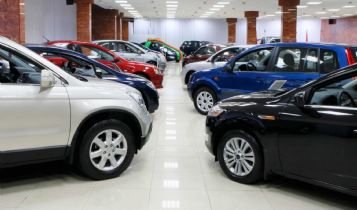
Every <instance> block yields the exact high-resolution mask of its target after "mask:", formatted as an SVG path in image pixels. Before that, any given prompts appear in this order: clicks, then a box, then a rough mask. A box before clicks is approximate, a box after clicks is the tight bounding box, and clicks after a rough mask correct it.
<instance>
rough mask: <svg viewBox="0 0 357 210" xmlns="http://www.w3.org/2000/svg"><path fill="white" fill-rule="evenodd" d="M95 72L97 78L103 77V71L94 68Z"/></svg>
mask: <svg viewBox="0 0 357 210" xmlns="http://www.w3.org/2000/svg"><path fill="white" fill-rule="evenodd" d="M95 74H96V75H97V77H98V78H100V79H102V78H103V72H102V70H101V69H96V70H95Z"/></svg>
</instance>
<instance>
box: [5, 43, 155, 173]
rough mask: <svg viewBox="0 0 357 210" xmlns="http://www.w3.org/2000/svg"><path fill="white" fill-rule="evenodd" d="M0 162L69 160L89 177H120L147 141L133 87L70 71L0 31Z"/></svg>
mask: <svg viewBox="0 0 357 210" xmlns="http://www.w3.org/2000/svg"><path fill="white" fill-rule="evenodd" d="M0 83H1V85H0V86H1V88H0V99H1V103H0V115H1V121H0V167H9V166H14V165H22V164H28V163H36V162H43V161H50V160H59V159H66V160H68V161H69V162H70V163H74V162H75V163H77V165H78V167H79V169H80V170H81V171H82V172H83V174H85V175H87V176H89V177H91V178H93V179H108V178H112V177H116V176H118V175H119V174H120V173H122V172H123V171H124V170H125V169H126V168H128V166H129V165H130V163H131V161H132V159H133V157H134V154H135V153H136V152H137V150H139V149H141V148H142V146H143V145H144V144H145V142H146V141H147V140H148V138H149V136H150V133H151V127H152V118H151V116H150V115H149V113H148V111H147V110H146V107H145V105H144V100H143V98H142V96H141V94H140V92H138V91H137V90H136V89H134V88H131V87H129V86H127V85H123V84H119V83H115V82H109V81H105V80H99V79H87V78H83V77H74V76H72V75H70V74H68V73H66V72H65V71H63V70H62V69H60V68H59V67H57V66H56V65H55V64H53V63H51V62H49V61H48V60H47V59H45V58H43V57H41V56H40V55H38V54H36V53H34V52H32V51H30V50H29V49H27V48H25V47H23V46H21V45H19V44H17V43H15V42H13V41H10V40H9V39H7V38H5V37H2V36H0Z"/></svg>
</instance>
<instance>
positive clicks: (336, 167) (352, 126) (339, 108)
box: [205, 64, 357, 196]
mask: <svg viewBox="0 0 357 210" xmlns="http://www.w3.org/2000/svg"><path fill="white" fill-rule="evenodd" d="M356 77H357V64H354V65H352V66H349V67H345V68H344V69H341V70H339V71H334V72H332V73H330V74H327V75H325V76H323V77H321V78H319V79H317V80H315V81H313V82H310V83H309V84H306V85H304V86H302V87H299V88H296V89H293V90H290V91H264V92H257V93H251V94H247V95H239V96H235V97H232V98H228V99H225V100H223V101H222V102H219V103H218V104H217V105H215V106H214V107H213V108H212V109H211V111H210V112H209V113H208V116H207V119H206V133H207V138H206V142H205V143H206V146H207V147H208V149H209V151H210V152H211V153H212V154H213V155H214V156H215V157H216V159H217V160H218V162H219V165H220V167H221V168H222V170H223V172H224V173H225V174H226V175H227V177H229V178H230V179H232V180H234V181H236V182H240V183H243V184H252V183H255V182H258V181H260V180H262V179H264V178H269V177H271V175H282V176H285V177H289V178H293V179H297V180H301V181H304V182H308V183H312V184H316V185H320V186H324V187H327V188H330V189H333V190H337V191H341V192H344V193H349V194H353V195H355V196H356V195H357V179H356V178H357V170H356V168H355V167H353V165H354V163H355V162H356V160H357V153H356V147H357V142H356V141H355V139H356V137H357V129H356V128H357V80H356V79H355V78H356Z"/></svg>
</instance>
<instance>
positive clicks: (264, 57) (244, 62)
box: [233, 48, 273, 71]
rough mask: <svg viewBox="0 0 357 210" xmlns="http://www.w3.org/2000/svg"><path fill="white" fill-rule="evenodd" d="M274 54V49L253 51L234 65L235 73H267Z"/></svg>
mask: <svg viewBox="0 0 357 210" xmlns="http://www.w3.org/2000/svg"><path fill="white" fill-rule="evenodd" d="M272 52H273V48H263V49H259V50H255V51H252V52H250V53H248V54H246V55H244V56H243V57H241V58H239V59H238V60H237V61H236V62H235V63H234V67H233V71H266V70H267V67H268V65H269V61H270V59H271V56H272Z"/></svg>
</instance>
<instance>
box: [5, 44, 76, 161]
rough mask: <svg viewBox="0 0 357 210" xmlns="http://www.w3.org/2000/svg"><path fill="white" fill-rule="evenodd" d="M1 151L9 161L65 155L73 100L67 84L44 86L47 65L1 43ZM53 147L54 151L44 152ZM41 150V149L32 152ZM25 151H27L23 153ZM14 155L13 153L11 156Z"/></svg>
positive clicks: (59, 82)
mask: <svg viewBox="0 0 357 210" xmlns="http://www.w3.org/2000/svg"><path fill="white" fill-rule="evenodd" d="M0 60H2V61H1V62H2V63H7V65H6V66H7V67H2V68H1V69H0V99H1V102H0V115H1V121H0V153H1V152H3V154H4V155H5V156H6V154H7V155H10V154H15V153H17V154H19V155H18V156H16V158H14V159H12V158H8V159H7V158H6V157H5V156H4V157H5V158H4V159H3V160H0V162H1V161H4V162H6V163H12V162H19V161H25V160H26V161H31V160H36V159H37V158H41V157H42V155H46V158H49V157H52V158H56V157H58V156H62V157H63V156H64V152H65V149H66V147H67V143H68V138H69V130H70V104H69V98H68V95H67V91H66V87H65V84H64V83H63V82H62V81H61V80H59V79H57V80H56V84H55V86H54V87H52V88H47V89H42V88H41V86H40V78H41V76H40V75H41V70H42V69H45V68H44V67H43V66H41V65H40V64H38V63H37V62H35V61H32V60H30V59H28V58H27V57H26V56H23V55H21V54H20V53H18V52H16V51H13V50H10V49H9V48H7V47H5V46H1V45H0ZM46 149H52V150H51V151H52V152H51V153H44V152H41V151H45V150H46ZM31 151H37V153H28V152H31ZM20 154H24V155H20ZM9 157H10V156H9Z"/></svg>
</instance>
